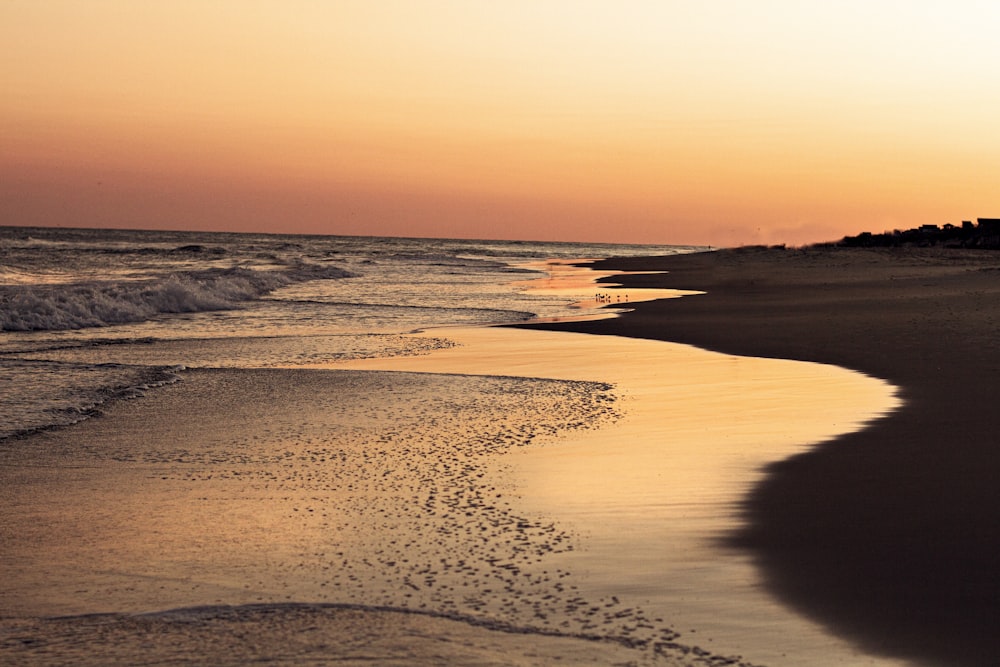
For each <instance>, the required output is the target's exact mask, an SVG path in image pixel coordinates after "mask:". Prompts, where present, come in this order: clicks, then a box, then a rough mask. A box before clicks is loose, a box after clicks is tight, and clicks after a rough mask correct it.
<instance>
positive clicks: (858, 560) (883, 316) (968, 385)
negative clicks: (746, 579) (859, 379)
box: [543, 248, 1000, 665]
mask: <svg viewBox="0 0 1000 667" xmlns="http://www.w3.org/2000/svg"><path fill="white" fill-rule="evenodd" d="M598 268H617V269H623V270H635V269H642V270H653V269H659V270H663V271H669V273H667V274H662V275H647V276H623V277H620V278H616V281H617V282H621V283H624V284H626V285H630V286H637V285H649V286H655V287H672V288H679V289H697V290H703V291H704V292H706V293H705V294H704V295H698V296H690V297H686V298H683V299H676V300H670V301H658V302H653V303H648V304H637V305H636V306H635V311H634V312H633V313H630V314H629V315H627V316H626V317H623V318H620V319H615V320H605V321H599V322H584V323H576V324H572V325H559V324H549V325H543V326H546V327H548V328H555V329H560V328H565V329H571V330H574V331H587V332H590V333H597V334H615V335H625V336H640V337H646V338H654V339H660V340H671V341H679V342H685V343H690V344H693V345H697V346H700V347H704V348H707V349H713V350H720V351H725V352H728V353H732V354H741V355H751V356H761V357H773V358H782V359H803V360H811V361H820V362H824V363H832V364H836V365H838V366H842V367H845V368H850V369H855V370H858V371H861V372H864V373H867V374H870V375H872V376H875V377H880V378H884V379H886V380H889V381H890V382H892V383H894V384H896V385H897V386H899V387H900V388H901V394H900V395H901V398H902V399H903V400H904V405H903V407H902V408H901V409H900V410H898V411H897V412H895V413H894V414H893V415H892V416H891V417H890V418H888V419H883V420H880V421H878V422H876V423H875V424H874V425H873V426H871V427H870V428H867V429H865V430H862V431H860V432H856V433H852V434H848V435H844V436H842V437H839V438H836V439H834V440H833V441H830V442H826V443H824V444H823V445H821V446H819V447H817V448H816V449H814V450H812V451H810V452H808V453H805V454H801V455H798V456H794V457H792V458H790V459H788V460H786V461H782V462H780V463H776V464H775V465H773V466H771V467H770V469H769V470H768V476H767V478H766V479H765V480H764V482H763V483H761V484H760V485H758V486H757V487H756V488H755V489H754V490H753V492H752V493H751V494H750V496H749V497H748V498H747V500H746V502H745V505H744V514H745V517H746V519H747V520H748V525H747V526H746V528H745V529H743V530H741V531H739V532H738V533H737V534H735V535H733V536H732V542H733V543H734V544H737V545H739V546H741V547H744V548H746V549H749V551H750V552H751V553H752V554H753V555H754V558H755V560H756V562H757V563H758V564H759V566H760V567H761V568H762V570H763V572H764V573H765V576H766V579H767V582H768V587H769V589H770V590H771V591H772V592H773V593H775V594H776V595H778V596H779V597H780V598H781V599H782V600H784V601H786V602H787V603H788V604H790V605H792V606H793V607H794V608H796V609H798V610H800V611H801V612H802V613H804V614H807V615H809V616H811V617H813V618H815V619H817V620H819V621H820V622H822V623H823V624H824V625H825V626H827V627H830V628H832V629H834V630H835V631H836V632H838V633H839V634H841V635H842V636H844V637H848V638H850V639H851V640H852V641H854V642H858V643H860V644H861V645H863V646H865V647H866V648H867V649H868V650H870V651H873V652H880V653H885V654H888V655H896V656H901V657H904V658H908V659H911V660H914V661H916V662H918V663H919V662H927V663H929V664H959V665H983V664H990V663H991V662H992V661H993V660H994V659H995V657H996V655H998V654H1000V638H998V635H997V633H996V628H997V627H998V625H1000V578H998V577H997V574H996V573H997V571H998V564H1000V563H998V559H1000V556H998V554H1000V486H998V485H997V483H996V480H997V477H998V474H1000V458H998V456H997V452H996V443H997V431H996V419H995V411H996V408H995V401H996V386H997V377H998V375H997V362H996V359H997V351H998V350H997V345H998V343H997V326H998V323H1000V299H998V296H1000V294H998V292H1000V280H998V276H1000V273H998V269H1000V256H997V255H996V254H995V253H993V252H990V251H975V250H946V249H930V248H928V249H920V248H914V249H882V250H874V249H873V250H865V249H839V248H826V249H808V250H785V249H777V248H775V249H763V248H744V249H734V250H726V251H721V252H716V253H707V254H698V255H689V256H682V257H675V258H663V259H650V260H623V261H615V262H607V263H604V264H603V265H598Z"/></svg>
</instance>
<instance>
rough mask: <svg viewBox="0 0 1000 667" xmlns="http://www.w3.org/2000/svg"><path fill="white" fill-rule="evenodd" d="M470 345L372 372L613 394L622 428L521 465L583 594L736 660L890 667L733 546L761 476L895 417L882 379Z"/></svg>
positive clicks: (696, 357) (678, 353) (683, 357)
mask: <svg viewBox="0 0 1000 667" xmlns="http://www.w3.org/2000/svg"><path fill="white" fill-rule="evenodd" d="M448 337H449V338H451V339H453V340H454V341H456V342H457V343H459V345H458V346H456V347H454V348H451V349H448V350H442V351H439V352H435V353H434V354H432V355H429V356H427V357H421V358H397V359H392V360H364V361H356V362H352V363H351V364H350V367H351V368H359V369H376V368H378V369H398V370H406V371H423V372H434V373H468V374H511V375H517V376H524V377H549V378H562V379H573V380H584V379H589V380H601V381H604V382H610V383H612V384H614V386H615V389H616V392H617V393H618V394H619V395H620V396H621V400H620V402H619V404H618V405H619V409H620V411H621V412H622V413H623V418H622V419H621V420H619V421H617V422H616V423H615V424H613V425H607V426H605V427H603V428H601V429H600V430H599V431H596V432H593V433H588V434H576V435H574V436H573V437H572V438H570V439H569V440H566V441H562V442H560V443H559V444H557V445H552V446H547V447H539V448H530V449H522V450H518V451H517V452H513V453H512V454H511V455H510V456H509V457H507V458H506V459H505V460H506V461H507V462H509V463H511V464H512V465H513V468H514V472H513V475H514V477H515V479H516V480H517V486H518V488H519V490H520V496H521V499H522V503H523V504H521V505H519V507H521V508H522V510H523V511H533V512H537V513H540V514H541V515H542V516H546V517H551V518H552V520H553V521H554V523H555V525H557V526H565V527H567V528H571V529H572V530H573V531H574V532H576V533H578V534H580V535H582V536H584V537H583V538H582V544H581V547H580V548H579V549H576V550H574V551H573V552H572V553H566V554H557V555H554V556H553V557H552V558H550V559H549V560H548V563H549V565H550V566H552V565H556V566H558V567H562V568H566V569H567V570H568V571H572V572H573V573H574V577H575V578H574V581H576V582H579V585H580V590H581V591H583V592H584V593H585V594H586V595H589V596H593V597H607V596H615V597H616V598H617V599H623V600H628V602H627V603H626V604H629V603H637V604H640V605H641V606H642V608H643V610H644V611H646V613H647V614H649V615H651V616H656V617H660V618H663V619H664V620H665V621H666V622H668V623H671V624H672V625H673V627H675V628H678V629H681V628H685V629H686V628H690V629H693V630H697V634H696V635H694V634H690V633H687V634H685V633H682V639H688V640H693V639H698V638H702V637H705V636H706V633H707V636H710V637H711V638H712V640H713V643H712V646H713V647H715V648H718V649H720V650H723V651H724V652H725V653H726V654H729V653H734V652H735V653H740V654H743V655H745V656H748V657H751V658H753V659H754V660H761V661H764V662H768V663H771V664H782V663H783V662H784V661H786V660H788V659H789V658H791V660H792V663H795V662H796V661H798V664H801V661H803V660H804V661H806V662H808V663H809V664H830V665H834V664H844V662H845V661H848V662H850V663H851V664H892V663H891V662H889V661H885V660H880V659H877V658H869V657H867V656H863V655H860V654H858V653H857V652H856V651H855V650H854V649H852V648H851V647H850V646H848V645H847V644H845V643H844V642H842V641H841V640H838V639H836V638H834V637H833V636H831V635H829V634H828V633H827V632H825V631H824V630H823V629H822V628H820V627H819V626H817V625H816V624H814V623H812V622H810V621H807V620H805V619H803V618H801V617H799V616H797V615H795V614H793V613H791V612H789V611H788V610H787V609H785V608H784V607H782V606H781V605H779V604H778V603H776V602H775V601H774V600H773V599H772V598H770V597H769V596H768V595H766V594H764V593H763V592H762V590H761V588H762V586H761V582H760V580H759V578H758V574H757V573H756V571H755V569H754V567H753V565H752V563H750V562H748V559H747V558H746V557H745V556H744V555H743V554H741V553H740V552H737V551H733V550H731V549H728V548H726V547H724V546H722V545H721V541H722V538H723V537H724V536H725V535H726V534H727V531H731V530H733V529H735V528H736V527H738V526H739V523H740V517H739V502H740V500H741V499H742V498H743V497H744V495H745V494H746V492H747V491H748V490H749V489H750V488H751V486H752V485H753V484H754V483H755V482H756V481H758V480H759V479H760V478H761V477H762V475H763V471H762V470H763V467H764V466H766V465H767V464H768V463H771V462H773V461H777V460H781V459H784V458H786V457H788V456H790V455H792V454H794V453H796V452H799V451H803V450H805V449H807V448H809V447H811V446H813V445H814V444H816V443H818V442H821V441H824V440H827V439H830V438H833V437H835V436H837V435H840V434H843V433H846V432H849V431H852V430H856V429H858V428H861V427H862V426H863V425H864V424H865V423H866V422H868V421H870V420H872V419H876V418H878V417H880V416H883V415H885V414H887V413H888V412H889V411H891V410H893V409H894V408H895V407H896V406H898V404H899V401H898V399H897V398H896V396H895V392H894V388H893V387H892V386H891V385H888V384H887V383H885V382H882V381H880V380H876V379H873V378H869V377H866V376H864V375H861V374H858V373H854V372H851V371H847V370H844V369H841V368H838V367H835V366H829V365H821V364H810V363H802V362H794V361H784V360H771V359H759V358H748V357H736V356H730V355H723V354H717V353H712V352H706V351H703V350H700V349H697V348H692V347H689V346H684V345H675V344H670V343H663V342H660V341H649V340H638V339H632V338H621V337H616V336H591V335H587V334H573V333H564V332H548V331H538V330H512V329H503V328H462V329H451V330H448Z"/></svg>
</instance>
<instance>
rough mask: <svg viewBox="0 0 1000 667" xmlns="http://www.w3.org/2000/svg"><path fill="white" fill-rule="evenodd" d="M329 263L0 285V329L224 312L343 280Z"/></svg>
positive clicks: (67, 326)
mask: <svg viewBox="0 0 1000 667" xmlns="http://www.w3.org/2000/svg"><path fill="white" fill-rule="evenodd" d="M353 275H354V274H352V273H350V272H349V271H345V270H344V269H341V268H338V267H335V266H321V265H315V264H299V265H295V266H291V267H287V268H284V269H280V270H274V271H259V270H253V269H247V268H231V269H204V270H199V271H188V272H178V273H172V274H170V275H167V276H163V277H159V278H152V279H149V280H142V281H90V282H85V283H73V284H64V285H34V286H28V285H5V286H0V331H46V330H47V331H56V330H65V329H83V328H87V327H102V326H108V325H113V324H125V323H129V322H142V321H145V320H148V319H151V318H153V317H155V316H157V315H161V314H166V313H197V312H204V311H210V310H230V309H233V308H238V307H239V305H240V304H241V303H243V302H247V301H252V300H254V299H257V298H260V297H261V296H264V295H265V294H268V293H270V292H273V291H274V290H276V289H278V288H281V287H285V286H288V285H291V284H294V283H299V282H304V281H307V280H327V279H337V278H347V277H351V276H353Z"/></svg>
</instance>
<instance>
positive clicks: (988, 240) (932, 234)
mask: <svg viewBox="0 0 1000 667" xmlns="http://www.w3.org/2000/svg"><path fill="white" fill-rule="evenodd" d="M819 245H821V246H822V245H827V246H831V245H832V246H843V247H848V248H898V247H904V246H906V247H930V246H943V247H945V248H985V249H991V250H1000V218H978V219H977V220H976V223H975V224H973V223H972V221H971V220H963V221H962V224H961V225H953V224H950V223H948V224H945V225H942V226H938V225H921V226H920V227H917V228H915V229H905V230H899V229H894V230H893V231H891V232H882V233H881V234H873V233H872V232H861V233H860V234H858V235H857V236H845V237H844V238H843V239H841V240H840V241H837V242H835V243H827V244H819Z"/></svg>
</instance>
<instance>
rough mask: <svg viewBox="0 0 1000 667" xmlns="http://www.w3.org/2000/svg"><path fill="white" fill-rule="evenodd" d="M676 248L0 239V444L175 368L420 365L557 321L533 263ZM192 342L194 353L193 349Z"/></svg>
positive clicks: (119, 236)
mask: <svg viewBox="0 0 1000 667" xmlns="http://www.w3.org/2000/svg"><path fill="white" fill-rule="evenodd" d="M694 249H695V248H690V247H677V246H649V245H600V244H597V245H595V244H580V243H542V242H524V241H470V240H455V239H408V238H378V237H347V236H295V235H281V234H277V235H274V234H234V233H199V232H165V231H123V230H96V229H49V228H31V229H28V228H15V227H7V228H0V396H2V397H3V401H2V408H0V409H2V414H0V438H8V437H11V436H15V435H18V434H24V433H27V432H31V431H33V430H36V429H41V428H47V427H52V426H60V425H67V424H70V423H74V422H75V421H78V420H79V419H81V418H85V417H86V416H87V415H88V414H91V413H93V412H94V411H95V410H97V409H99V406H100V405H101V404H103V403H104V402H105V401H107V400H109V399H111V398H119V397H128V396H137V395H140V394H143V393H145V392H147V391H148V390H149V389H150V388H151V387H155V386H157V385H160V384H163V383H167V382H173V381H175V380H176V379H177V377H178V373H179V372H182V370H183V369H185V368H196V367H226V368H261V367H276V366H284V365H296V364H301V365H307V364H315V363H318V362H324V361H329V360H334V359H356V358H367V357H386V356H399V355H410V354H420V353H422V352H426V351H428V350H429V349H433V348H434V347H435V346H439V345H448V344H449V343H448V341H447V340H446V339H445V338H439V339H435V340H432V341H427V340H423V339H415V338H413V337H410V336H407V334H408V333H410V332H413V331H416V330H419V329H423V328H428V327H440V326H448V325H460V324H461V325H470V324H471V325H476V324H502V323H513V322H519V321H525V320H529V319H531V318H534V317H546V318H547V317H565V316H572V315H573V314H574V313H575V312H576V313H578V312H579V311H578V310H576V309H575V308H574V304H575V303H576V302H577V301H583V300H589V299H593V297H594V295H593V294H585V293H583V294H579V295H577V296H572V295H559V296H546V295H540V294H532V293H529V292H527V291H526V290H525V289H524V287H523V286H516V285H514V283H516V282H519V281H525V280H529V279H531V278H533V277H536V278H537V277H540V276H541V275H542V274H541V273H539V271H538V269H534V270H532V269H529V268H526V265H528V264H531V263H538V262H539V261H542V260H550V259H555V260H572V259H586V258H601V257H609V256H640V255H659V254H672V253H677V252H685V251H690V250H694ZM192 341H199V344H198V345H197V346H194V345H191V344H190V343H191V342H192Z"/></svg>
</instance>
